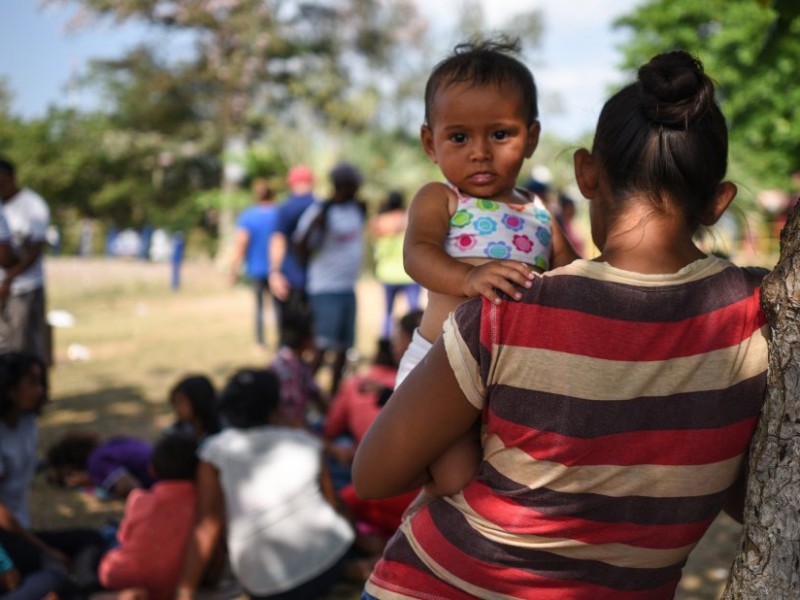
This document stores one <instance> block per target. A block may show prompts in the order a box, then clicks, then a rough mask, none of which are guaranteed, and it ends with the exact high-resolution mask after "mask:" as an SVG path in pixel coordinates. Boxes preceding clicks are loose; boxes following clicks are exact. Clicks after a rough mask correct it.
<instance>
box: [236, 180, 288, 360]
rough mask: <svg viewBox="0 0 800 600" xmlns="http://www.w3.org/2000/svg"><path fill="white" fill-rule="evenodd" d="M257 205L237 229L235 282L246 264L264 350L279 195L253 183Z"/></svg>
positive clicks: (262, 182)
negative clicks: (265, 322) (265, 304)
mask: <svg viewBox="0 0 800 600" xmlns="http://www.w3.org/2000/svg"><path fill="white" fill-rule="evenodd" d="M253 200H254V201H255V204H254V205H253V206H250V207H249V208H247V209H245V210H244V211H242V214H241V215H239V220H238V222H237V225H236V236H235V238H234V248H233V259H232V261H231V282H232V283H234V284H235V283H236V282H237V281H238V280H239V276H240V271H241V268H242V263H244V272H245V275H246V277H247V278H248V280H249V281H250V283H251V284H252V286H253V291H254V292H255V336H256V344H258V346H259V347H260V348H265V347H266V333H265V329H266V327H265V325H264V297H265V296H266V295H267V294H268V293H269V282H268V281H267V276H268V275H269V271H270V263H269V253H268V248H269V242H270V238H271V237H272V233H273V231H274V230H275V223H276V220H277V216H278V213H277V211H276V207H275V194H274V192H273V191H272V188H271V187H270V186H269V184H268V183H267V182H266V181H265V180H263V179H256V180H255V181H254V182H253Z"/></svg>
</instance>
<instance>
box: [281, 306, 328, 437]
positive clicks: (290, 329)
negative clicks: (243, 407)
mask: <svg viewBox="0 0 800 600" xmlns="http://www.w3.org/2000/svg"><path fill="white" fill-rule="evenodd" d="M313 350H314V332H313V329H312V327H311V321H310V320H309V318H308V316H307V315H304V314H301V313H296V312H290V311H286V312H284V313H283V317H282V318H281V347H280V348H279V349H278V352H277V354H276V356H275V358H274V359H273V361H272V362H271V363H270V365H269V369H270V370H271V371H272V372H273V373H275V375H277V376H278V380H279V381H280V387H281V405H280V419H281V422H282V423H283V424H284V425H289V426H290V427H301V428H308V429H312V430H314V429H317V428H318V427H319V423H320V422H321V421H322V418H323V415H325V413H326V412H327V410H328V402H327V398H326V396H325V394H324V393H323V392H322V390H320V389H319V386H318V385H317V382H316V380H315V379H314V371H313V369H312V368H311V365H309V364H308V362H306V360H305V358H304V355H305V354H307V353H309V352H313Z"/></svg>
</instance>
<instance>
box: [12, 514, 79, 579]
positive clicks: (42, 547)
mask: <svg viewBox="0 0 800 600" xmlns="http://www.w3.org/2000/svg"><path fill="white" fill-rule="evenodd" d="M0 529H5V530H6V531H10V532H11V533H13V534H16V535H17V536H19V537H20V538H22V539H24V540H26V541H27V542H28V543H29V544H31V545H32V546H35V547H36V548H37V549H38V550H39V551H40V552H42V553H44V554H46V555H48V556H50V557H51V558H54V559H55V560H57V561H58V562H60V563H63V564H65V565H69V564H70V559H69V557H68V556H67V555H66V554H64V553H63V552H61V551H60V550H57V549H55V548H53V547H52V546H48V545H47V544H46V543H45V542H44V541H43V540H42V539H40V538H39V537H38V536H36V535H35V534H33V533H32V532H30V531H28V530H27V529H25V528H24V527H23V526H22V524H21V523H20V522H19V521H17V519H16V517H14V515H13V514H12V513H11V511H10V510H9V509H8V508H7V507H6V506H5V505H4V504H0Z"/></svg>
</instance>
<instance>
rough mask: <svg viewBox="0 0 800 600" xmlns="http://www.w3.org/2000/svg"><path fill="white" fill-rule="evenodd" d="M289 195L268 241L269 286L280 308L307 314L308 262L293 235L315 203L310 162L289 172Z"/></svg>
mask: <svg viewBox="0 0 800 600" xmlns="http://www.w3.org/2000/svg"><path fill="white" fill-rule="evenodd" d="M286 183H287V184H288V186H289V196H288V197H287V198H286V200H285V201H284V202H283V203H282V204H281V205H280V206H279V207H278V219H277V223H276V225H275V232H274V234H273V235H272V238H271V239H270V244H269V263H270V266H271V269H270V272H269V286H270V290H271V291H272V297H273V298H274V299H275V304H276V307H277V309H278V310H277V312H278V321H279V322H280V320H281V319H282V316H283V315H284V314H286V313H298V314H302V315H307V314H308V296H307V295H306V264H305V261H304V260H303V259H302V258H301V257H300V256H299V255H298V254H297V252H296V251H295V249H294V247H293V246H292V243H291V239H292V236H293V235H294V232H295V230H296V229H297V223H298V221H299V220H300V216H301V215H302V214H303V213H304V212H305V210H306V209H307V208H308V207H309V206H311V205H312V204H314V202H315V201H316V198H315V197H314V193H313V188H314V173H313V172H312V171H311V169H310V168H309V167H308V166H307V165H296V166H294V167H292V168H291V169H290V170H289V173H288V175H287V176H286Z"/></svg>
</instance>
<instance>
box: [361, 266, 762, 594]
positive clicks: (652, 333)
mask: <svg viewBox="0 0 800 600" xmlns="http://www.w3.org/2000/svg"><path fill="white" fill-rule="evenodd" d="M764 274H765V271H764V270H762V269H742V268H739V267H736V266H734V265H732V264H731V263H729V262H727V261H724V260H721V259H718V258H715V257H709V258H706V259H703V260H699V261H696V262H695V263H692V264H691V265H689V266H687V267H686V268H684V269H682V270H681V271H680V272H679V273H676V274H674V275H638V274H634V273H628V272H625V271H621V270H618V269H615V268H613V267H610V266H608V265H605V264H602V263H594V262H589V261H576V262H575V263H573V264H572V265H570V266H568V267H565V268H562V269H557V270H554V271H550V272H548V273H546V274H544V275H543V276H542V277H540V278H538V279H537V282H536V283H535V284H534V287H533V289H532V290H530V291H529V292H527V293H526V294H525V297H524V298H523V300H522V301H521V302H504V303H502V304H501V305H499V306H494V305H492V304H490V303H488V302H484V303H482V304H481V301H480V300H473V301H470V302H468V303H466V304H464V305H462V306H461V307H459V309H458V310H457V311H456V312H455V313H454V314H453V315H451V317H450V319H449V321H448V322H447V323H446V324H445V333H444V338H445V347H446V349H447V353H448V357H449V359H450V364H451V366H452V368H453V371H454V373H455V374H456V378H457V380H458V381H459V384H460V386H461V388H462V391H463V392H464V394H465V395H466V396H467V399H468V400H469V401H470V402H471V403H473V404H474V405H475V406H476V407H478V408H480V409H481V410H482V419H483V421H482V444H483V462H482V464H481V466H480V469H479V472H478V475H477V477H476V478H475V479H474V480H473V482H472V483H470V484H469V485H468V486H467V487H466V488H465V489H464V490H462V492H461V493H460V494H458V495H456V496H453V497H450V498H440V499H437V500H434V501H432V502H431V503H429V504H428V505H427V506H426V507H425V508H423V509H422V510H421V511H420V512H418V513H417V514H416V515H414V517H413V518H412V519H410V520H407V521H405V522H404V523H403V525H402V526H401V529H400V530H399V531H398V532H397V534H396V535H395V536H394V538H393V539H392V540H391V541H390V543H389V545H388V547H387V550H386V552H385V554H384V558H383V559H382V560H381V562H380V563H379V564H378V565H377V566H376V568H375V570H374V572H373V574H372V577H371V578H370V581H369V582H368V584H367V588H366V589H367V591H368V592H369V593H370V594H372V595H374V596H376V597H378V598H382V599H383V598H388V599H400V598H448V599H450V598H473V597H478V598H536V599H544V600H548V599H551V598H552V599H554V600H555V599H558V600H563V599H565V598H575V599H592V600H595V599H598V598H600V599H602V598H609V599H611V598H613V599H621V600H627V599H631V600H644V599H647V600H655V599H666V598H672V596H673V595H674V591H675V587H676V585H677V583H678V581H679V579H680V574H681V568H682V567H683V564H684V563H685V560H686V558H687V556H688V554H689V552H690V551H691V550H692V548H693V547H694V546H695V544H696V543H697V542H698V541H699V539H700V537H701V536H702V535H703V533H704V532H705V531H706V529H707V528H708V526H709V525H710V524H711V522H712V521H713V520H714V518H715V517H716V515H717V514H718V513H719V512H720V510H721V509H722V506H723V504H724V502H725V499H726V496H727V491H728V489H729V488H730V486H731V485H732V483H733V482H734V480H735V478H736V476H737V474H738V472H739V469H740V467H741V464H742V460H743V458H744V457H745V455H746V452H747V449H748V445H749V443H750V439H751V437H752V435H753V431H754V430H755V426H756V421H757V418H758V413H759V410H760V408H761V403H762V401H763V394H764V386H765V383H766V365H767V343H766V325H765V323H766V319H765V316H764V314H763V312H762V311H761V308H760V304H759V285H760V283H761V280H762V278H763V276H764Z"/></svg>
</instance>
